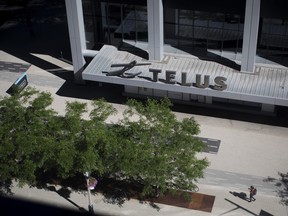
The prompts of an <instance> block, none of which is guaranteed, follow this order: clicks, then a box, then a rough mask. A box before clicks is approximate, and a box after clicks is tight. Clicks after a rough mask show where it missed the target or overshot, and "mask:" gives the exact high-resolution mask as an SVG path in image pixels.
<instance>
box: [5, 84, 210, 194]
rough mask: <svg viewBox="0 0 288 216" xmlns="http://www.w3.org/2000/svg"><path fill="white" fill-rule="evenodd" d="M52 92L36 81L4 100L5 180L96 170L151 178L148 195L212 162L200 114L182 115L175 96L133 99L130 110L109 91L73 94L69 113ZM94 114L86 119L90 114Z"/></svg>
mask: <svg viewBox="0 0 288 216" xmlns="http://www.w3.org/2000/svg"><path fill="white" fill-rule="evenodd" d="M52 102H53V99H52V97H51V94H50V93H47V92H39V91H37V90H36V89H33V88H29V87H28V88H26V89H25V90H24V91H22V92H20V93H17V94H14V95H12V96H9V97H4V98H3V99H2V100H0V140H1V145H0V170H1V174H0V183H1V184H2V185H6V186H7V185H8V186H9V184H11V181H12V180H13V179H16V180H18V182H19V183H20V185H21V184H22V185H23V184H28V185H35V184H36V183H37V180H39V178H40V177H43V176H49V177H50V178H51V177H53V178H58V179H60V180H61V179H67V178H71V177H75V176H77V175H79V174H83V173H84V172H86V171H88V172H90V173H94V174H95V175H97V176H98V177H114V178H118V179H119V178H120V179H121V180H123V179H125V180H128V181H129V182H132V183H140V184H141V185H143V191H142V195H143V196H146V195H151V194H154V193H155V192H156V194H158V193H159V194H161V193H164V192H166V191H167V190H177V189H180V190H193V188H195V186H196V185H195V183H196V182H197V179H198V178H201V177H203V171H204V169H205V168H206V167H207V166H208V161H207V159H206V158H202V159H199V158H197V153H198V152H201V151H202V150H203V143H202V142H201V141H200V140H199V139H197V138H196V137H195V135H197V134H198V133H199V132H200V129H199V125H198V123H197V122H196V121H195V120H194V119H193V118H185V119H183V120H181V121H179V120H177V118H176V116H175V115H174V114H173V113H172V111H171V109H170V107H171V102H170V101H169V100H168V99H163V100H161V101H156V100H152V99H148V100H147V102H146V103H145V104H144V103H141V102H139V101H136V100H129V101H128V103H127V105H128V108H127V109H126V110H125V112H124V118H123V119H121V120H119V122H118V123H117V124H115V125H108V124H106V123H105V121H106V120H107V118H108V117H109V116H110V115H112V114H114V113H116V110H115V108H113V107H112V105H111V104H108V103H107V102H106V101H105V100H104V99H100V100H94V101H92V103H91V104H92V110H91V111H90V112H88V109H87V104H86V103H81V102H77V101H74V102H67V103H66V112H65V115H64V116H59V115H58V113H56V112H55V111H54V110H53V109H52V108H51V104H52ZM87 113H88V114H89V118H88V119H84V118H83V115H84V114H87Z"/></svg>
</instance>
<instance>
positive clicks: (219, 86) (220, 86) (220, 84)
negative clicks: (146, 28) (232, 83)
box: [102, 61, 227, 91]
mask: <svg viewBox="0 0 288 216" xmlns="http://www.w3.org/2000/svg"><path fill="white" fill-rule="evenodd" d="M150 64H151V63H137V62H136V61H132V62H130V63H127V64H112V65H111V67H122V68H121V69H118V70H114V71H109V72H108V71H102V73H105V74H106V76H119V77H122V78H135V77H136V76H138V75H140V74H141V72H138V73H134V74H131V73H126V71H128V70H130V69H131V68H133V67H135V66H141V65H150ZM149 72H151V73H152V74H153V79H152V81H153V82H158V81H159V78H158V75H159V74H160V73H162V70H161V69H153V68H149ZM165 72H166V76H165V81H164V82H165V83H167V84H176V80H175V75H176V71H172V70H166V71H165ZM226 80H227V78H226V77H222V76H217V77H215V78H214V83H213V84H214V85H211V84H210V76H209V75H204V80H203V82H202V75H201V74H196V83H188V82H187V73H186V72H182V73H181V83H180V85H182V86H194V87H197V88H203V89H205V88H211V89H214V90H217V91H223V90H225V89H226V88H227V84H226V83H225V81H226Z"/></svg>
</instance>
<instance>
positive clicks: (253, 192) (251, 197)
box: [248, 186, 257, 202]
mask: <svg viewBox="0 0 288 216" xmlns="http://www.w3.org/2000/svg"><path fill="white" fill-rule="evenodd" d="M248 190H249V193H250V197H249V198H250V200H249V202H251V201H255V200H256V199H255V198H254V196H255V195H256V193H257V189H256V188H255V187H253V186H250V188H248Z"/></svg>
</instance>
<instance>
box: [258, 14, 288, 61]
mask: <svg viewBox="0 0 288 216" xmlns="http://www.w3.org/2000/svg"><path fill="white" fill-rule="evenodd" d="M260 29H261V32H259V34H260V35H259V37H258V47H257V48H258V49H257V54H259V55H260V56H262V57H264V58H266V59H268V60H270V61H274V62H277V63H280V64H283V65H285V66H288V63H287V62H288V22H287V20H285V19H266V18H264V19H262V20H260Z"/></svg>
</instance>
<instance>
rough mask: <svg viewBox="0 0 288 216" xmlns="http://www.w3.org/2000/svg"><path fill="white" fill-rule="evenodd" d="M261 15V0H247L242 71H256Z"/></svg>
mask: <svg viewBox="0 0 288 216" xmlns="http://www.w3.org/2000/svg"><path fill="white" fill-rule="evenodd" d="M259 17H260V0H246V9H245V22H244V35H243V47H242V62H241V71H242V72H249V73H253V72H254V63H255V57H256V50H257V37H258V27H259Z"/></svg>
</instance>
